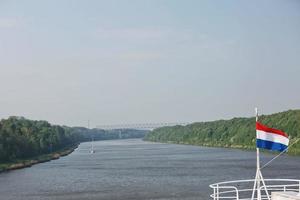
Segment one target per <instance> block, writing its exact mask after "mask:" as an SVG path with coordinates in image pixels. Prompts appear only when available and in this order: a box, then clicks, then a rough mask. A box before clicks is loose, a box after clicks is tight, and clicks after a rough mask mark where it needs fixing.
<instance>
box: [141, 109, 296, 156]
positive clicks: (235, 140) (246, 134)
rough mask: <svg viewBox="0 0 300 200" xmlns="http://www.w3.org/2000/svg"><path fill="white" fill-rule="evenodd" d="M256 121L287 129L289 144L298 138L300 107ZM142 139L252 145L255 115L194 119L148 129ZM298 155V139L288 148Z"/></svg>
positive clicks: (202, 144) (252, 146) (246, 146)
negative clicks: (200, 120)
mask: <svg viewBox="0 0 300 200" xmlns="http://www.w3.org/2000/svg"><path fill="white" fill-rule="evenodd" d="M259 121H260V122H262V123H263V124H266V125H268V126H270V127H274V128H276V129H281V130H283V131H285V132H286V133H288V135H289V137H290V144H292V143H293V142H294V141H296V140H297V139H298V138H300V110H289V111H285V112H281V113H276V114H272V115H262V116H260V117H259ZM145 140H148V141H155V142H171V143H178V144H192V145H201V146H212V147H232V148H242V149H255V148H256V145H255V141H256V133H255V118H254V117H251V118H233V119H230V120H218V121H212V122H197V123H193V124H189V125H186V126H174V127H163V128H158V129H155V130H153V131H151V132H150V133H149V134H147V135H146V136H145ZM288 153H289V154H293V155H300V141H299V142H298V143H296V144H294V145H293V146H291V147H290V148H289V150H288Z"/></svg>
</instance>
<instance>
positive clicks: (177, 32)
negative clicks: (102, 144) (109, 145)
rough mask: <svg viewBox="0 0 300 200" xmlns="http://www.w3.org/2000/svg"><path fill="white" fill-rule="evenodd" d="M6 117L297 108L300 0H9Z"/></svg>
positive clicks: (0, 8)
mask: <svg viewBox="0 0 300 200" xmlns="http://www.w3.org/2000/svg"><path fill="white" fill-rule="evenodd" d="M0 84H1V87H0V94H1V96H0V117H1V118H4V117H8V116H10V115H21V116H25V117H28V118H31V119H45V120H48V121H50V122H52V123H56V124H66V125H82V126H83V125H84V126H86V124H87V120H88V119H90V120H91V124H92V126H95V125H98V124H99V125H101V124H120V123H140V122H176V121H206V120H215V119H221V118H231V117H235V116H251V115H253V113H254V107H255V106H258V107H259V108H260V109H261V111H262V112H264V113H265V114H267V113H273V112H278V111H283V110H287V109H294V108H300V1H297V0H286V1H283V0H281V1H275V0H269V1H261V0H257V1H254V0H252V1H240V0H235V1H233V0H227V1H212V0H207V1H200V0H195V1H192V0H181V1H179V0H151V1H150V0H149V1H146V0H128V1H125V0H119V1H113V0H107V1H83V0H82V1H75V0H74V1H71V0H70V1H66V0H65V1H63V0H57V1H54V0H49V1H39V0H36V1H30V0H28V1H21V0H20V1H13V0H0Z"/></svg>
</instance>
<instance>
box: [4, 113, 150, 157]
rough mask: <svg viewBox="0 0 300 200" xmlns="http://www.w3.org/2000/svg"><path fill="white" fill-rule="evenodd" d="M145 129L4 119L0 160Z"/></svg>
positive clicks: (126, 135) (130, 135)
mask: <svg viewBox="0 0 300 200" xmlns="http://www.w3.org/2000/svg"><path fill="white" fill-rule="evenodd" d="M145 133H146V132H145V131H137V130H126V131H118V130H115V131H104V130H100V129H87V128H82V127H67V126H58V125H51V124H50V123H48V122H47V121H35V120H28V119H25V118H23V117H9V118H8V119H3V120H1V121H0V163H4V162H11V161H14V160H17V159H25V158H30V157H34V156H38V155H42V154H49V153H52V152H54V151H57V150H60V149H62V148H65V147H68V146H71V145H75V144H78V143H79V142H84V141H91V140H92V139H94V140H104V139H118V138H119V137H120V136H121V138H133V137H143V136H144V135H145Z"/></svg>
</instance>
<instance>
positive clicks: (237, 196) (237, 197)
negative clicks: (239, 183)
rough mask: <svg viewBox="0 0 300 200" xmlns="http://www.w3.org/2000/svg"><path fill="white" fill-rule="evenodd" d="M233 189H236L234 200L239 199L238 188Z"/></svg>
mask: <svg viewBox="0 0 300 200" xmlns="http://www.w3.org/2000/svg"><path fill="white" fill-rule="evenodd" d="M235 191H236V200H239V199H240V197H239V190H238V189H236V190H235Z"/></svg>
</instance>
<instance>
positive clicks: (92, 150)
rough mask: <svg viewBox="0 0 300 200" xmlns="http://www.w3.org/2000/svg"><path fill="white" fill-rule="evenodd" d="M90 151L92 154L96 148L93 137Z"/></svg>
mask: <svg viewBox="0 0 300 200" xmlns="http://www.w3.org/2000/svg"><path fill="white" fill-rule="evenodd" d="M90 153H91V154H93V153H95V150H94V138H93V139H92V148H91V150H90Z"/></svg>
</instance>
